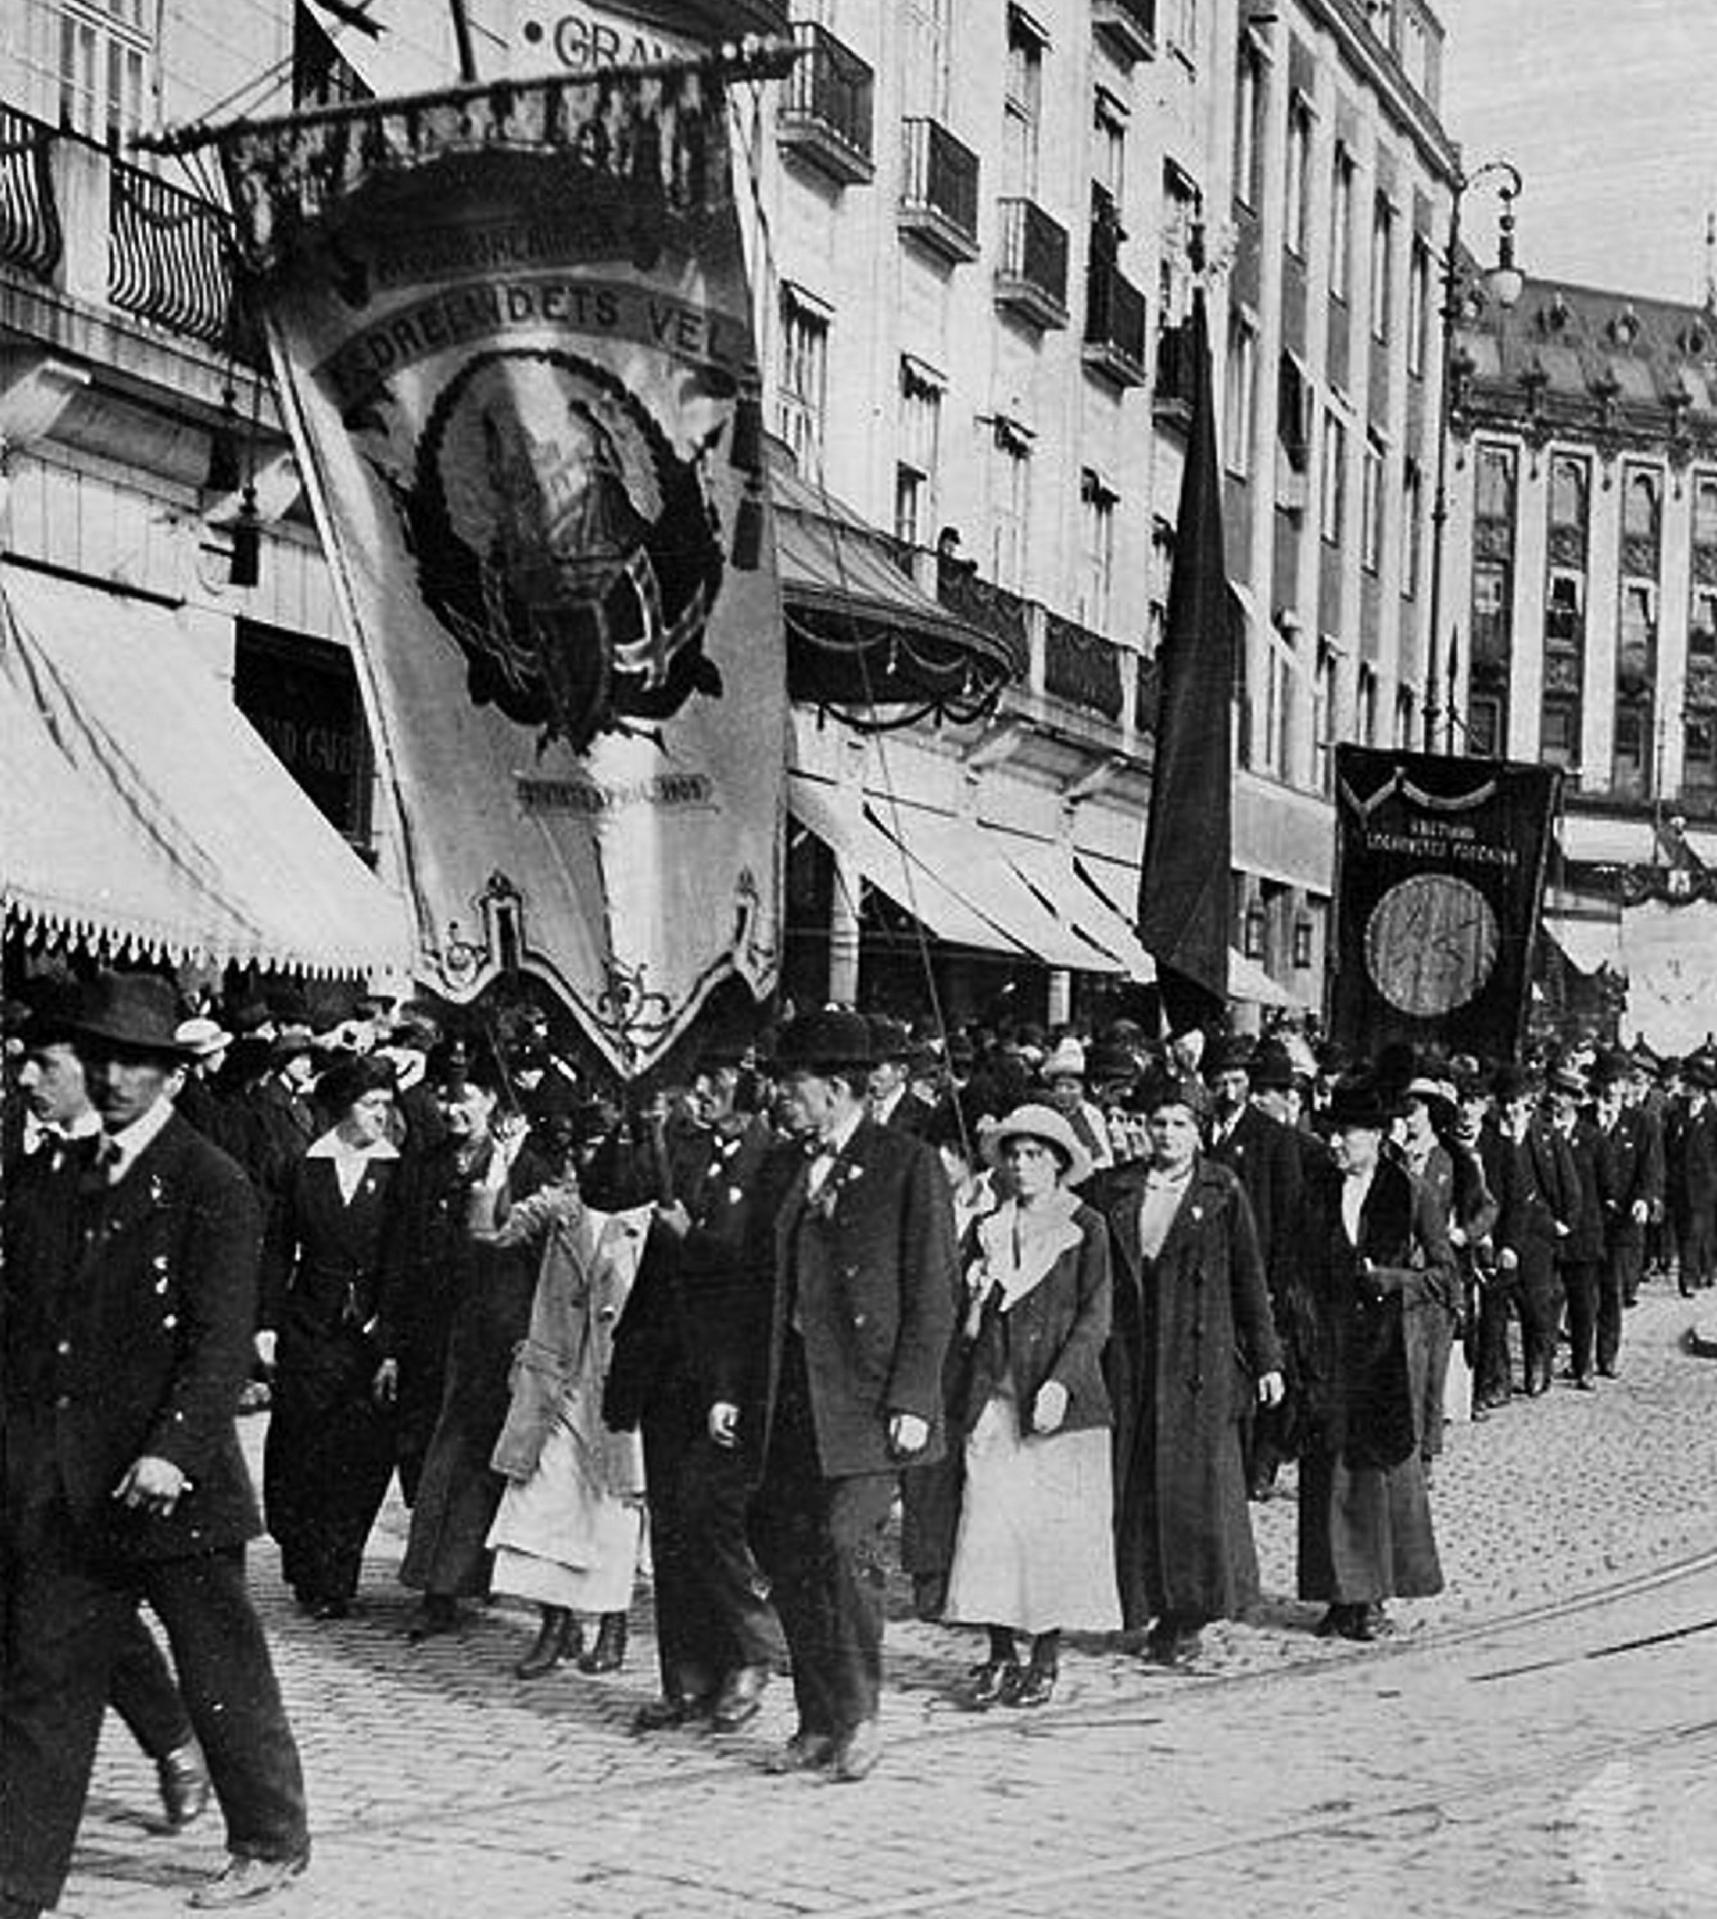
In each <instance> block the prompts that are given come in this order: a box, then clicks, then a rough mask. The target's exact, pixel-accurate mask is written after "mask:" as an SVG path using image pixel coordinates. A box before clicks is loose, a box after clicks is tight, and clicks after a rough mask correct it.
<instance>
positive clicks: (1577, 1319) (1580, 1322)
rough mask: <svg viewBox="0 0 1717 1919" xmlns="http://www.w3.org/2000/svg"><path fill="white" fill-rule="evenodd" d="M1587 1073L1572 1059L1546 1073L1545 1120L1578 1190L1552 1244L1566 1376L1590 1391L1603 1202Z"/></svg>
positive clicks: (1601, 1262)
mask: <svg viewBox="0 0 1717 1919" xmlns="http://www.w3.org/2000/svg"><path fill="white" fill-rule="evenodd" d="M1588 1091H1589V1088H1588V1086H1587V1082H1586V1076H1585V1074H1584V1073H1582V1072H1580V1071H1579V1069H1578V1068H1577V1067H1574V1066H1572V1065H1563V1066H1558V1067H1557V1068H1556V1069H1555V1071H1554V1072H1552V1073H1551V1075H1550V1080H1549V1096H1550V1123H1551V1126H1552V1128H1553V1129H1554V1131H1555V1133H1556V1136H1557V1138H1558V1139H1560V1140H1561V1141H1562V1143H1563V1144H1564V1145H1565V1146H1566V1147H1567V1148H1568V1152H1569V1155H1570V1157H1571V1158H1572V1160H1573V1163H1574V1173H1575V1178H1576V1180H1577V1182H1578V1191H1579V1196H1580V1203H1579V1209H1578V1211H1577V1212H1576V1213H1575V1215H1574V1217H1573V1219H1572V1220H1571V1221H1570V1222H1569V1231H1568V1236H1567V1238H1566V1239H1564V1240H1563V1241H1562V1243H1561V1245H1560V1246H1559V1247H1558V1248H1557V1249H1556V1271H1557V1277H1558V1279H1559V1280H1560V1282H1561V1286H1562V1292H1563V1296H1564V1297H1565V1299H1566V1300H1567V1302H1568V1353H1569V1357H1568V1378H1569V1379H1570V1381H1571V1382H1572V1383H1573V1385H1574V1386H1575V1387H1577V1388H1578V1389H1579V1390H1580V1391H1582V1392H1591V1391H1592V1390H1593V1389H1594V1387H1595V1386H1596V1384H1597V1382H1596V1381H1595V1380H1594V1379H1593V1378H1592V1357H1593V1350H1594V1347H1595V1345H1596V1334H1597V1324H1598V1284H1599V1278H1600V1275H1601V1274H1602V1272H1603V1268H1604V1202H1603V1195H1602V1189H1601V1187H1600V1184H1599V1173H1598V1159H1599V1155H1600V1152H1601V1150H1602V1144H1603V1142H1602V1140H1601V1139H1600V1137H1599V1133H1598V1129H1597V1127H1596V1125H1595V1124H1594V1123H1593V1121H1592V1120H1591V1119H1590V1118H1589V1117H1588V1115H1587V1113H1586V1111H1585V1103H1586V1094H1587V1092H1588Z"/></svg>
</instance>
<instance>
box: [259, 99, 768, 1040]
mask: <svg viewBox="0 0 1717 1919" xmlns="http://www.w3.org/2000/svg"><path fill="white" fill-rule="evenodd" d="M724 102H725V96H724V90H723V86H722V74H721V71H720V70H719V69H718V67H717V66H716V65H715V64H713V63H710V62H706V63H703V64H689V63H687V64H678V65H674V66H670V67H658V68H654V69H649V70H644V71H638V70H630V71H627V70H621V71H615V72H608V73H605V74H602V75H601V76H599V77H579V76H569V77H563V78H555V79H550V80H543V81H535V82H520V83H514V82H508V83H502V84H497V85H495V86H494V87H492V88H490V89H488V90H487V91H476V90H473V89H469V88H466V89H460V90H459V91H458V92H457V93H453V94H449V95H447V96H442V97H432V98H422V97H420V98H418V99H415V100H402V101H397V102H393V103H389V102H386V101H380V102H374V103H367V104H365V105H364V106H362V107H359V108H347V109H344V110H336V111H333V112H330V113H325V114H320V115H318V114H311V115H304V116H299V117H298V118H297V119H296V120H294V121H291V122H282V123H276V124H274V125H272V126H257V127H249V128H247V127H245V126H242V125H240V126H238V127H235V128H232V129H229V130H228V131H227V133H226V134H225V135H224V136H223V139H222V146H223V154H224V158H225V160H226V163H227V171H228V176H229V180H230V182H231V186H232V190H233V195H234V199H235V203H236V204H237V206H238V207H239V209H240V218H241V224H242V227H243V229H244V232H245V236H246V239H247V240H248V243H249V246H250V249H251V252H252V255H253V257H254V261H255V265H256V270H257V274H258V282H259V288H260V294H261V298H262V302H263V308H264V311H265V314H266V317H267V321H268V325H269V330H270V335H271V340H272V344H273V349H274V354H275V360H276V367H277V372H278V376H279V380H280V385H281V390H282V393H283V396H284V401H285V406H286V411H287V415H288V419H289V423H290V426H291V429H292V432H293V436H294V439H295V441H296V444H297V449H298V453H299V458H300V462H301V465H302V467H303V469H304V472H305V475H306V479H307V483H308V487H309V491H310V494H311V497H312V499H313V501H314V504H315V507H316V510H317V513H318V516H319V519H320V523H321V527H322V531H323V534H324V537H325V541H326V545H327V548H328V552H329V554H330V557H331V560H332V562H333V565H334V568H335V572H336V576H337V579H338V583H339V585H340V588H341V590H342V593H343V596H344V600H345V604H346V607H347V610H348V612H349V615H350V619H351V624H352V628H353V631H354V633H355V635H356V638H357V651H358V654H359V657H360V661H361V663H362V666H363V669H364V679H365V682H366V689H367V692H368V696H369V702H370V708H371V720H372V724H373V728H374V731H375V733H376V736H377V740H378V746H379V749H380V753H381V757H382V760H383V766H384V772H385V773H386V774H387V775H388V776H389V778H390V779H391V782H392V784H393V787H394V790H395V792H396V793H397V797H398V802H399V812H400V816H401V822H402V845H403V850H404V859H405V865H406V869H407V878H408V881H409V884H410V889H411V892H412V895H413V898H414V899H415V902H416V907H417V917H418V930H419V939H420V945H421V965H422V970H423V973H424V975H425V977H426V979H427V981H428V983H429V984H430V985H431V986H433V987H435V988H436V989H437V990H439V991H440V992H442V993H445V994H447V995H448V996H449V997H451V998H453V999H454V1000H456V1001H463V1000H468V999H470V998H472V997H473V996H475V995H476V994H477V993H478V992H479V991H480V990H481V989H482V988H483V987H484V986H485V985H486V984H488V983H489V982H490V981H491V980H492V979H494V978H495V976H496V975H497V974H498V973H500V972H502V971H504V970H508V969H511V968H515V967H516V968H521V969H523V970H525V971H529V972H531V973H533V974H536V975H538V976H540V977H541V978H543V979H544V980H546V981H548V982H549V983H550V984H551V985H552V986H553V987H554V988H555V989H556V991H557V992H558V993H559V994H560V995H561V996H562V998H563V999H564V1000H565V1002H566V1004H567V1005H568V1006H569V1007H570V1008H571V1009H572V1011H573V1012H574V1013H575V1014H576V1016H577V1018H578V1019H579V1021H580V1022H581V1023H582V1025H583V1027H584V1029H585V1030H586V1032H587V1033H588V1034H589V1036H590V1038H591V1039H592V1040H593V1041H594V1043H595V1044H596V1046H597V1047H598V1048H599V1049H600V1051H601V1052H602V1053H603V1054H604V1055H605V1056H606V1057H607V1059H608V1061H609V1062H610V1063H611V1064H612V1066H613V1067H614V1068H615V1070H616V1071H617V1072H619V1073H621V1074H622V1075H624V1076H627V1077H632V1076H635V1075H637V1074H639V1073H641V1072H643V1071H645V1070H647V1069H648V1068H649V1067H650V1066H651V1065H652V1064H653V1063H655V1062H656V1061H658V1060H659V1059H660V1058H661V1056H662V1054H663V1053H664V1052H665V1051H666V1049H667V1048H668V1047H669V1046H670V1045H671V1044H672V1043H673V1041H674V1040H675V1038H676V1037H677V1036H678V1035H679V1034H680V1033H681V1032H683V1031H684V1029H685V1027H686V1025H687V1023H688V1022H689V1021H690V1020H691V1018H692V1017H693V1015H694V1014H695V1013H696V1011H697V1009H698V1007H699V1006H700V1005H701V1004H702V1003H703V1001H704V999H705V998H706V997H707V995H708V994H709V992H710V991H711V990H712V988H713V987H715V986H716V985H717V984H718V983H719V982H720V981H722V980H724V979H726V978H728V977H730V976H737V977H738V978H740V979H742V980H743V981H744V982H745V983H746V984H747V985H748V986H749V987H750V988H751V990H752V991H753V992H754V993H756V994H757V995H759V996H761V995H763V994H765V993H767V992H768V991H770V990H771V988H772V986H773V984H774V980H775V975H776V967H777V957H778V951H779V944H780V941H779V913H780V899H779V893H780V880H779V870H778V869H779V848H780V843H781V840H780V835H781V819H782V805H783V790H784V768H785V764H786V752H785V738H786V721H787V703H786V682H785V668H784V651H783V639H782V626H781V610H780V598H779V592H778V588H777V584H776V577H775V569H774V560H773V553H772V549H771V545H770V542H769V541H768V539H766V538H765V537H764V535H765V531H766V525H765V514H764V493H763V489H764V472H763V449H762V434H761V430H760V419H759V407H758V390H759V388H758V372H757V365H756V360H755V354H754V347H753V340H752V333H751V324H750V298H749V292H748V288H747V283H746V275H745V270H744V263H743V259H742V256H741V251H740V237H739V225H738V219H737V214H736V210H735V207H734V204H733V198H732V184H731V176H730V169H729V158H728V146H727V118H726V112H725V103H724Z"/></svg>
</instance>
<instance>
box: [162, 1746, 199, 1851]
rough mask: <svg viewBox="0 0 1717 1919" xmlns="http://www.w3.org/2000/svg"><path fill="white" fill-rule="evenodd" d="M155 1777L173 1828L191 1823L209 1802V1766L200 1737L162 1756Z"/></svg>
mask: <svg viewBox="0 0 1717 1919" xmlns="http://www.w3.org/2000/svg"><path fill="white" fill-rule="evenodd" d="M155 1778H156V1782H157V1784H158V1785H159V1786H160V1789H161V1810H162V1811H163V1812H164V1813H165V1814H166V1815H167V1824H168V1827H169V1828H170V1829H171V1830H172V1831H174V1832H177V1831H178V1830H179V1829H180V1827H182V1826H188V1825H189V1824H190V1823H191V1821H192V1820H193V1819H195V1818H197V1817H198V1816H199V1815H200V1814H201V1813H202V1812H203V1811H204V1809H205V1808H206V1807H207V1806H208V1803H209V1769H208V1767H207V1766H206V1765H205V1764H204V1763H203V1749H202V1747H201V1746H199V1745H198V1744H197V1742H196V1740H194V1739H190V1740H187V1741H186V1742H185V1744H184V1745H182V1746H175V1747H174V1749H173V1750H172V1751H171V1752H170V1753H168V1754H167V1756H166V1757H165V1758H164V1759H158V1760H157V1761H156V1762H155Z"/></svg>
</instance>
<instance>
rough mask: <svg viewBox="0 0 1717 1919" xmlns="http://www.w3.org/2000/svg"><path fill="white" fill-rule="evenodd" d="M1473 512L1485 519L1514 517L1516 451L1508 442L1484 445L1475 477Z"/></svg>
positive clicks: (1510, 519) (1480, 451)
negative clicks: (1498, 444)
mask: <svg viewBox="0 0 1717 1919" xmlns="http://www.w3.org/2000/svg"><path fill="white" fill-rule="evenodd" d="M1473 512H1474V514H1475V515H1476V517H1477V518H1479V519H1481V520H1508V521H1510V522H1512V521H1513V519H1514V454H1513V452H1512V451H1511V449H1509V448H1508V447H1505V446H1481V447H1480V448H1479V450H1478V466H1477V471H1476V473H1475V475H1474V478H1473Z"/></svg>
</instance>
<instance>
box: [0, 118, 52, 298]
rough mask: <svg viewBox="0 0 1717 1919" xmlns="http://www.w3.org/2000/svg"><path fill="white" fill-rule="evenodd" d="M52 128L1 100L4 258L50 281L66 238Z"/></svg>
mask: <svg viewBox="0 0 1717 1919" xmlns="http://www.w3.org/2000/svg"><path fill="white" fill-rule="evenodd" d="M55 138H56V135H55V133H54V130H53V128H52V127H50V126H48V125H46V124H45V123H44V122H42V121H40V120H36V119H33V118H32V117H31V116H30V115H29V114H27V113H20V112H19V111H18V109H17V108H16V107H9V106H6V105H5V104H4V103H3V102H0V263H4V264H5V265H7V266H11V267H16V268H17V269H19V271H21V272H23V273H27V274H28V275H29V276H30V277H31V278H32V279H35V280H49V279H51V278H52V277H53V273H54V269H55V268H56V267H57V266H58V265H59V263H60V254H61V251H62V250H63V247H64V244H65V241H64V235H63V234H62V232H61V230H60V215H59V209H58V207H57V206H56V204H55V199H54V175H53V160H52V155H53V145H54V140H55Z"/></svg>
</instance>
